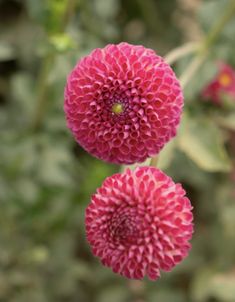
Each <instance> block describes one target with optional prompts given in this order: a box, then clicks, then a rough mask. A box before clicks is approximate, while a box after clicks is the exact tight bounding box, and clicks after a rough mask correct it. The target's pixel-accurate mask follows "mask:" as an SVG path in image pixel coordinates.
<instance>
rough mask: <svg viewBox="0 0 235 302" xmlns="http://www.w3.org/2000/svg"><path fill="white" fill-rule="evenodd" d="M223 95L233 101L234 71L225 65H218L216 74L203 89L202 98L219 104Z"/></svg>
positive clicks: (234, 94)
mask: <svg viewBox="0 0 235 302" xmlns="http://www.w3.org/2000/svg"><path fill="white" fill-rule="evenodd" d="M224 94H227V95H229V96H230V97H231V98H233V99H234V100H235V70H234V69H233V68H232V67H231V66H229V65H227V64H225V63H220V64H219V70H218V73H217V74H216V76H215V78H214V79H213V80H212V81H211V82H210V83H209V84H208V85H207V86H206V87H205V88H204V90H203V91H202V96H203V97H204V98H205V99H210V100H212V101H213V102H214V103H217V104H220V103H221V99H222V96H223V95H224Z"/></svg>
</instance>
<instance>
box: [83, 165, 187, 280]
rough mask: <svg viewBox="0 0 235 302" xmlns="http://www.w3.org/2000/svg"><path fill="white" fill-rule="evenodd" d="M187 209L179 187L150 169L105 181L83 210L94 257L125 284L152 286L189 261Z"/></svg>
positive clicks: (136, 170) (130, 172) (116, 176)
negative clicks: (129, 280) (133, 281)
mask: <svg viewBox="0 0 235 302" xmlns="http://www.w3.org/2000/svg"><path fill="white" fill-rule="evenodd" d="M191 210H192V206H191V204H190V201H189V199H188V198H187V197H185V191H184V190H183V188H182V187H181V185H180V184H175V183H174V182H173V181H172V179H171V178H170V177H168V176H167V175H165V174H164V173H163V172H162V171H160V170H159V169H157V168H154V167H139V168H136V169H135V170H134V171H131V170H129V169H127V170H126V171H125V172H124V173H122V174H115V175H113V176H111V177H108V178H107V179H106V180H105V181H104V183H103V185H102V186H101V188H99V189H98V190H97V193H96V194H94V195H93V197H92V200H91V203H90V204H89V205H88V207H87V209H86V219H85V220H86V221H85V223H86V234H87V239H88V241H89V243H90V245H91V248H92V251H93V253H94V255H96V256H97V257H99V258H100V259H101V261H102V263H103V264H104V265H105V266H108V267H110V268H112V270H113V271H114V272H115V273H119V274H121V275H123V276H125V277H127V278H133V279H142V278H143V277H144V276H145V275H146V276H148V278H149V279H151V280H156V279H158V278H159V276H160V270H163V271H170V270H171V269H172V268H173V267H174V266H175V265H176V264H177V263H179V262H180V261H181V260H182V259H183V258H185V257H186V256H187V255H188V251H189V249H190V247H191V246H190V243H189V242H188V241H189V240H190V239H191V237H192V233H193V224H192V219H193V215H192V212H191Z"/></svg>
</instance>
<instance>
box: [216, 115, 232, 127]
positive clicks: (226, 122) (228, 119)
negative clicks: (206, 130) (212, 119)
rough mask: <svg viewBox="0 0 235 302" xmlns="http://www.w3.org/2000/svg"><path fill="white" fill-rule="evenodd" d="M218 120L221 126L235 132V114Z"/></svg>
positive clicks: (220, 117)
mask: <svg viewBox="0 0 235 302" xmlns="http://www.w3.org/2000/svg"><path fill="white" fill-rule="evenodd" d="M216 120H217V121H218V123H219V124H220V125H221V126H223V127H225V128H228V129H230V130H235V113H230V114H228V115H226V116H219V117H218V118H216Z"/></svg>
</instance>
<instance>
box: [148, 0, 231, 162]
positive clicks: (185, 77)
mask: <svg viewBox="0 0 235 302" xmlns="http://www.w3.org/2000/svg"><path fill="white" fill-rule="evenodd" d="M234 13H235V0H231V1H230V2H229V4H228V6H227V7H226V9H225V11H224V14H223V15H222V17H221V18H220V19H219V20H218V22H216V23H215V24H214V26H213V27H212V28H211V30H210V31H209V33H208V35H207V36H206V37H205V39H204V40H203V41H202V43H201V47H200V48H199V50H198V54H197V55H196V56H195V58H194V59H193V60H192V61H191V63H190V64H189V65H188V67H187V68H186V70H185V71H184V72H183V74H182V75H181V76H180V83H181V86H182V88H185V87H186V85H187V84H188V83H189V81H190V80H191V79H192V77H193V76H194V74H195V73H196V72H197V70H198V69H199V67H200V66H201V65H202V63H203V62H204V60H205V59H206V57H207V55H208V52H209V49H210V48H211V46H212V45H213V44H214V43H215V41H216V40H217V38H218V37H219V35H220V33H221V32H222V30H223V28H224V26H225V25H226V24H227V23H228V22H229V21H230V19H231V18H232V17H233V15H234ZM190 50H191V49H190V48H189V51H190ZM187 51H188V49H186V52H187ZM178 57H181V56H180V55H179V53H177V58H178ZM174 59H175V58H174ZM156 165H157V156H155V157H153V158H151V161H150V166H156Z"/></svg>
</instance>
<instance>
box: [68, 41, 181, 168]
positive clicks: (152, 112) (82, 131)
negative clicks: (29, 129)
mask: <svg viewBox="0 0 235 302" xmlns="http://www.w3.org/2000/svg"><path fill="white" fill-rule="evenodd" d="M182 106H183V95H182V90H181V88H180V84H179V81H178V80H177V79H176V77H175V74H174V72H173V71H172V69H171V68H170V66H169V65H168V64H167V63H166V62H164V60H163V58H161V57H160V56H158V55H156V53H155V52H154V51H153V50H151V49H148V48H145V47H143V46H136V45H130V44H128V43H120V44H118V45H113V44H110V45H107V46H106V47H105V48H103V49H99V48H98V49H96V50H94V51H93V52H92V53H91V54H89V55H88V56H86V57H84V58H82V59H81V60H80V61H79V62H78V63H77V65H76V66H75V68H74V69H73V70H72V72H71V73H70V75H69V76H68V80H67V85H66V88H65V103H64V111H65V114H66V119H67V125H68V127H69V128H70V129H71V131H72V133H73V135H74V137H75V139H76V141H77V142H78V143H79V144H80V145H81V146H82V147H83V148H84V149H85V150H87V151H88V152H89V153H91V154H92V155H94V156H96V157H97V158H99V159H102V160H104V161H107V162H111V163H117V164H132V163H135V162H143V161H144V160H145V159H146V158H147V157H151V156H154V155H156V154H157V153H158V152H159V151H160V150H161V149H162V148H163V146H164V144H165V143H166V142H168V141H169V140H170V139H171V138H172V137H173V136H175V135H176V128H177V126H178V124H179V121H180V115H181V111H182Z"/></svg>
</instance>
